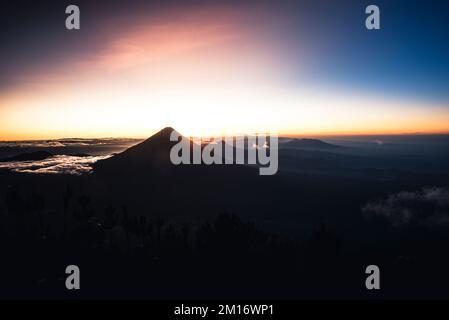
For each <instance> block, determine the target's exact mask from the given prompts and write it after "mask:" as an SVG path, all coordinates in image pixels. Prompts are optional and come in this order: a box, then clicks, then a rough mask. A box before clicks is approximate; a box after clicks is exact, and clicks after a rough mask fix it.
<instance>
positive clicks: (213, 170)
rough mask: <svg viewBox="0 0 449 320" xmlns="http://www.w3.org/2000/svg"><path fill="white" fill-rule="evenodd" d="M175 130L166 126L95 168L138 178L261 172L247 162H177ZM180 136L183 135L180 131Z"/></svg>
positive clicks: (97, 171)
mask: <svg viewBox="0 0 449 320" xmlns="http://www.w3.org/2000/svg"><path fill="white" fill-rule="evenodd" d="M173 131H175V129H173V128H171V127H166V128H164V129H162V130H161V131H159V132H158V133H156V134H154V135H153V136H151V137H150V138H148V139H147V140H145V141H143V142H141V143H139V144H137V145H135V146H133V147H130V148H128V149H127V150H125V151H123V152H122V153H119V154H117V155H115V156H113V157H111V158H109V159H105V160H101V161H98V162H97V163H96V164H95V165H94V172H95V173H96V174H97V175H129V176H131V177H134V178H135V179H137V178H138V177H139V176H146V175H151V176H152V177H156V176H160V175H162V176H177V177H178V178H181V177H182V176H185V175H195V177H196V178H199V177H203V178H208V177H211V176H212V177H213V178H214V179H217V178H220V176H223V178H224V177H227V178H229V175H230V176H231V177H232V176H233V175H236V174H237V175H239V176H240V177H239V179H241V178H244V176H245V175H248V174H249V175H251V176H254V175H257V174H258V170H257V169H256V168H254V167H249V166H245V165H235V164H234V165H225V164H219V165H214V164H213V165H204V164H195V165H193V164H190V165H187V164H182V165H174V164H173V163H172V162H171V160H170V150H171V148H172V147H173V146H174V145H175V144H177V143H178V141H170V135H171V133H172V132H173ZM178 134H179V133H178ZM179 136H181V135H180V134H179ZM188 141H190V140H188ZM180 143H183V142H180ZM192 143H193V142H192V141H190V142H189V148H191V144H192ZM191 151H192V150H191ZM191 154H192V152H191Z"/></svg>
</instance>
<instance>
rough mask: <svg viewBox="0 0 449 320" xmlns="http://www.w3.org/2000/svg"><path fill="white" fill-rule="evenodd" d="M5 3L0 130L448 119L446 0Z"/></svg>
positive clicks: (336, 127)
mask: <svg viewBox="0 0 449 320" xmlns="http://www.w3.org/2000/svg"><path fill="white" fill-rule="evenodd" d="M69 4H77V5H78V6H79V7H80V11H81V29H80V30H66V29H65V19H66V17H67V15H66V14H65V7H66V6H67V5H69ZM369 4H376V5H378V6H379V8H380V12H381V29H380V30H367V29H366V28H365V19H366V17H367V15H366V14H365V8H366V7H367V6H368V5H369ZM1 6H2V7H1V8H0V18H1V20H0V21H1V22H0V23H1V28H0V37H1V38H0V39H1V44H0V46H1V50H0V140H20V139H50V138H64V137H139V138H144V137H148V136H150V135H151V134H153V133H154V132H156V131H158V130H160V129H161V128H163V127H166V126H171V127H174V128H175V129H177V130H178V131H179V132H181V133H182V134H185V135H197V136H198V135H205V136H207V135H218V134H235V133H239V134H241V133H254V132H259V131H264V132H278V133H280V134H285V135H294V136H302V135H308V136H310V135H334V134H335V135H338V134H405V133H449V63H448V62H447V57H448V56H449V44H448V43H449V42H448V41H447V38H448V31H449V3H448V2H447V1H435V0H433V1H405V0H393V1H383V0H382V1H378V0H373V1H369V2H368V1H362V0H342V1H338V2H336V1H331V0H316V1H299V0H298V1H286V0H278V1H266V0H240V1H234V0H226V1H224V0H223V1H222V0H214V1H212V0H202V1H193V0H184V1H173V0H165V1H136V0H131V1H127V2H126V4H125V2H123V1H115V0H114V1H95V3H93V1H85V0H84V1H21V0H18V1H9V0H6V1H2V5H1Z"/></svg>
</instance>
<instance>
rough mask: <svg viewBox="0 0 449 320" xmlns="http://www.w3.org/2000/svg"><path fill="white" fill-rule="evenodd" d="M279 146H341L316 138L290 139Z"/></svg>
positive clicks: (332, 147)
mask: <svg viewBox="0 0 449 320" xmlns="http://www.w3.org/2000/svg"><path fill="white" fill-rule="evenodd" d="M280 147H286V148H298V149H316V150H320V149H321V150H322V149H326V150H328V149H338V148H342V147H341V146H338V145H335V144H330V143H327V142H324V141H322V140H318V139H291V140H289V141H286V142H283V143H281V144H280Z"/></svg>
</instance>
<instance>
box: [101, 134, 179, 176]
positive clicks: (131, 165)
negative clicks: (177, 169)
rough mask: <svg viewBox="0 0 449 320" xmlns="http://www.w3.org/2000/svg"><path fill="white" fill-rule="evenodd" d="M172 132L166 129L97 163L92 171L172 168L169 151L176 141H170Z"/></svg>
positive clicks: (113, 171) (112, 171) (123, 171)
mask: <svg viewBox="0 0 449 320" xmlns="http://www.w3.org/2000/svg"><path fill="white" fill-rule="evenodd" d="M173 131H174V129H173V128H171V127H166V128H164V129H162V130H161V131H159V132H158V133H156V134H154V135H153V136H151V137H150V138H148V139H147V140H145V141H143V142H141V143H139V144H137V145H135V146H133V147H130V148H128V149H126V150H125V151H123V152H122V153H119V154H117V155H115V156H113V157H111V158H109V159H106V160H102V161H98V162H97V163H96V164H95V166H94V170H95V172H96V173H125V172H133V171H136V170H139V171H141V172H142V170H144V171H145V172H146V171H151V170H157V169H159V170H166V169H167V167H171V166H173V165H172V163H171V161H170V149H171V148H172V147H173V146H174V145H175V144H176V143H177V141H170V134H171V133H172V132H173Z"/></svg>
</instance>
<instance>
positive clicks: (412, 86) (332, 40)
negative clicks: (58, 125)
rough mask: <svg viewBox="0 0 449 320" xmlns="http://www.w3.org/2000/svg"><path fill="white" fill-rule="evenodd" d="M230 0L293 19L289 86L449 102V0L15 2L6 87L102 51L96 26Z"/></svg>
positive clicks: (5, 53)
mask: <svg viewBox="0 0 449 320" xmlns="http://www.w3.org/2000/svg"><path fill="white" fill-rule="evenodd" d="M223 3H225V4H228V5H230V6H235V7H237V8H238V7H242V10H245V9H247V8H248V7H251V6H257V7H262V8H264V9H263V10H265V12H266V13H267V14H268V17H269V16H270V15H272V16H273V19H281V20H284V21H285V22H286V23H285V25H284V26H283V27H282V28H281V30H280V31H279V30H278V32H280V33H281V34H278V35H277V36H276V37H273V38H274V41H272V45H277V44H278V45H279V46H280V47H281V49H282V50H285V51H289V55H288V57H289V58H288V59H287V60H286V61H285V62H284V64H285V68H286V69H288V70H289V79H288V81H287V83H288V85H292V86H294V85H295V84H296V83H297V84H298V85H299V84H300V83H301V81H304V77H307V81H308V82H310V83H311V84H317V85H329V86H333V87H337V88H338V87H341V88H345V89H350V90H354V91H361V92H365V91H366V92H370V93H374V94H379V95H393V96H398V97H407V98H410V99H418V100H424V101H433V102H443V103H444V104H447V102H449V61H448V60H449V59H448V58H449V41H448V40H449V36H448V35H449V1H444V0H441V1H436V0H430V1H424V0H415V1H410V0H408V1H407V0H371V1H364V0H342V1H333V0H315V1H285V0H277V1H263V0H260V1H256V0H248V1H245V0H239V1H233V0H227V1H222V0H215V1H214V0H209V1H208V0H203V1H190V0H185V1H173V0H168V1H136V0H134V1H127V2H124V1H95V2H93V1H85V0H83V1H53V2H52V1H22V0H19V1H17V0H15V1H9V0H7V1H2V4H1V8H0V12H1V13H0V14H1V27H2V28H1V31H0V37H1V38H0V39H1V50H0V88H5V87H6V88H7V87H8V86H13V85H15V84H16V83H19V82H20V75H21V74H22V73H24V72H33V70H37V71H38V70H39V68H42V67H43V66H44V67H45V66H46V65H49V66H51V64H54V63H57V62H62V63H63V62H64V61H65V57H70V58H71V59H72V60H73V57H74V56H75V57H76V52H77V50H80V51H82V50H91V51H95V50H97V49H98V48H100V47H101V40H102V39H99V38H98V35H96V33H95V31H96V30H97V28H99V27H100V26H101V25H102V23H103V22H104V21H106V20H108V19H110V18H111V17H112V18H114V17H121V16H132V15H133V14H137V13H138V14H142V12H146V11H148V17H149V19H151V16H152V15H157V12H158V11H159V10H160V9H162V8H165V7H170V6H173V7H178V8H179V7H181V8H182V7H183V6H185V7H188V6H189V7H191V6H198V5H199V6H214V5H217V4H223ZM68 4H78V5H79V6H80V7H81V13H82V28H81V30H80V32H78V33H76V34H74V33H71V34H69V35H67V33H66V31H65V30H64V28H61V24H62V25H63V23H64V22H63V21H64V19H65V15H64V8H65V6H66V5H68ZM369 4H376V5H378V6H379V7H380V11H381V30H378V31H377V30H376V31H369V30H366V28H365V18H366V16H367V15H366V14H365V13H364V11H365V7H366V6H367V5H369ZM267 24H268V25H269V24H270V21H269V20H267ZM263 36H264V35H260V37H262V38H263ZM267 37H269V35H267ZM276 39H277V40H278V41H279V42H278V41H276ZM270 42H271V41H270ZM303 53H305V54H306V56H307V59H306V61H305V62H303V63H302V65H301V66H300V65H299V62H297V61H296V60H295V56H297V57H298V61H299V60H300V57H301V55H302V54H303ZM303 64H305V68H304V65H303ZM37 71H36V72H37Z"/></svg>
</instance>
